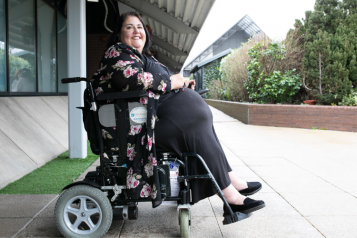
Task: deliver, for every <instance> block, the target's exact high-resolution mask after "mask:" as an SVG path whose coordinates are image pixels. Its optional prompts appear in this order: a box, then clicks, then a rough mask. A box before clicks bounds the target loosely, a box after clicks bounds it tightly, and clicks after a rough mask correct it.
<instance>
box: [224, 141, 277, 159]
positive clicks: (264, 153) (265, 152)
mask: <svg viewBox="0 0 357 238" xmlns="http://www.w3.org/2000/svg"><path fill="white" fill-rule="evenodd" d="M226 145H227V144H226ZM227 147H228V148H229V149H230V150H231V151H232V152H233V153H234V154H235V155H236V156H238V157H253V158H259V157H265V158H276V157H280V154H279V153H276V151H273V150H270V149H263V148H261V147H260V146H258V147H256V148H254V147H253V148H254V149H252V148H250V147H248V148H247V147H245V146H244V147H243V146H242V147H240V148H237V145H235V146H234V145H233V144H232V145H229V144H228V145H227Z"/></svg>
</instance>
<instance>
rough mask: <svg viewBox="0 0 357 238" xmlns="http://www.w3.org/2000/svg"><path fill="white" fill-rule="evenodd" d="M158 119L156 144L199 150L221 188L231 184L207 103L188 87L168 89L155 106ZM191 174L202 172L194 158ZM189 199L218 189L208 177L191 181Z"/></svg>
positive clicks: (177, 149)
mask: <svg viewBox="0 0 357 238" xmlns="http://www.w3.org/2000/svg"><path fill="white" fill-rule="evenodd" d="M157 116H158V118H159V120H158V121H157V122H156V127H155V140H156V148H157V149H158V150H160V151H172V152H175V153H177V154H178V155H181V153H182V152H194V153H197V154H199V155H200V156H201V157H202V158H203V159H204V161H205V162H206V164H207V166H208V168H209V169H210V171H211V173H212V174H213V176H214V178H215V179H216V181H217V183H218V185H219V187H220V188H221V189H222V190H223V189H225V188H227V187H228V186H229V185H230V184H231V181H230V178H229V175H228V172H230V171H232V169H231V167H230V166H229V164H228V161H227V158H226V156H225V154H224V152H223V149H222V146H221V144H220V143H219V141H218V138H217V136H216V133H215V131H214V127H213V116H212V112H211V110H210V108H209V107H208V105H207V103H206V102H205V101H204V100H203V99H202V97H201V96H200V95H199V94H198V93H197V92H195V91H194V90H191V89H185V91H183V92H178V93H174V92H171V93H169V94H167V95H164V96H161V98H160V102H159V107H158V109H157ZM190 164H191V166H190V169H189V170H190V173H191V174H204V173H205V172H204V169H203V167H201V166H200V163H199V162H198V161H196V159H194V160H193V161H191V163H190ZM191 189H192V203H197V202H198V201H200V200H202V199H205V198H207V197H210V196H212V195H214V194H216V193H217V191H216V190H215V189H214V186H213V184H212V182H211V181H210V180H208V179H194V180H192V181H191Z"/></svg>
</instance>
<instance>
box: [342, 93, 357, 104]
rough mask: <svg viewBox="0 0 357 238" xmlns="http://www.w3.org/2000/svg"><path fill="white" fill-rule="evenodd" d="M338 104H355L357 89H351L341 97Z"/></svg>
mask: <svg viewBox="0 0 357 238" xmlns="http://www.w3.org/2000/svg"><path fill="white" fill-rule="evenodd" d="M338 105H340V106H357V91H356V90H351V93H350V94H349V95H346V96H344V97H343V98H342V101H341V102H339V103H338Z"/></svg>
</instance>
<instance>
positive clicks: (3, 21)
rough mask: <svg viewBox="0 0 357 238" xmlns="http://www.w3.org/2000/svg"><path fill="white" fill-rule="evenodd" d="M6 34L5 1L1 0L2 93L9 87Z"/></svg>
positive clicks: (0, 80) (0, 66) (0, 54)
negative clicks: (7, 79) (7, 80)
mask: <svg viewBox="0 0 357 238" xmlns="http://www.w3.org/2000/svg"><path fill="white" fill-rule="evenodd" d="M5 34H6V28H5V0H0V92H5V91H6V87H7V82H6V57H5V50H6V49H5V39H6V37H5Z"/></svg>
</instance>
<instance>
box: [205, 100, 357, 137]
mask: <svg viewBox="0 0 357 238" xmlns="http://www.w3.org/2000/svg"><path fill="white" fill-rule="evenodd" d="M205 101H206V102H207V104H209V105H211V106H212V107H215V108H217V109H218V110H221V111H223V112H224V113H226V114H228V115H229V116H231V117H234V118H236V119H238V120H239V121H241V122H243V123H245V124H249V125H259V126H276V127H291V128H306V129H312V128H316V129H326V130H336V131H350V132H357V121H356V118H357V108H356V107H338V106H302V105H276V104H247V103H238V102H226V101H220V100H210V99H206V100H205Z"/></svg>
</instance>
